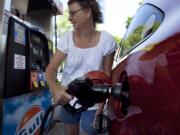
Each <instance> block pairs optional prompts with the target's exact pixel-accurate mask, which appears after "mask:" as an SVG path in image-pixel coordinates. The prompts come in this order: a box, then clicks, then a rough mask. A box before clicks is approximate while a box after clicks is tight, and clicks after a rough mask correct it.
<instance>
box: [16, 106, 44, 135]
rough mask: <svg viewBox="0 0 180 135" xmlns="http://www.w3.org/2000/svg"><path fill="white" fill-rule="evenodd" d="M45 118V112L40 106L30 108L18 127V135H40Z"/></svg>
mask: <svg viewBox="0 0 180 135" xmlns="http://www.w3.org/2000/svg"><path fill="white" fill-rule="evenodd" d="M43 116H44V112H43V111H42V109H41V107H40V106H38V105H34V106H32V107H31V108H29V109H28V110H27V111H26V112H25V113H24V115H23V117H22V119H21V120H20V122H19V124H18V126H17V129H16V135H38V134H39V128H40V125H41V121H42V119H43Z"/></svg>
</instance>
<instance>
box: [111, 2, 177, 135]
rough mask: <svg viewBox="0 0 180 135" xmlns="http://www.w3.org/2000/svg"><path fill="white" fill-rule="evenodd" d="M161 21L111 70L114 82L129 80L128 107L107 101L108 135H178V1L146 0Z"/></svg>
mask: <svg viewBox="0 0 180 135" xmlns="http://www.w3.org/2000/svg"><path fill="white" fill-rule="evenodd" d="M147 3H149V4H152V5H154V6H156V7H158V8H160V9H161V10H162V11H163V12H164V14H165V17H164V20H163V22H162V24H161V25H160V26H159V28H158V29H157V31H155V32H154V33H153V34H152V35H151V36H150V37H149V38H148V39H147V40H146V41H144V42H142V43H140V44H139V45H138V46H137V47H136V48H134V49H133V50H131V51H130V52H128V53H127V54H126V55H124V57H122V58H121V60H119V63H118V64H117V65H116V66H115V68H114V69H113V71H112V81H113V83H122V84H123V83H124V81H125V79H127V80H126V81H128V84H129V87H128V91H129V101H130V102H129V106H128V107H127V108H126V109H127V110H128V113H127V114H123V113H122V105H123V102H122V101H117V100H114V99H113V98H110V101H109V105H110V108H109V110H108V115H109V117H110V119H111V128H110V132H109V134H110V135H179V134H180V70H179V69H180V25H179V24H178V22H180V1H179V0H172V1H168V0H165V1H164V0H159V1H156V0H145V2H144V4H147Z"/></svg>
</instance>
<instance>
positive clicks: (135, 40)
mask: <svg viewBox="0 0 180 135" xmlns="http://www.w3.org/2000/svg"><path fill="white" fill-rule="evenodd" d="M163 18H164V13H163V12H162V11H161V10H160V9H158V8H156V7H154V6H153V5H150V4H145V5H143V6H142V7H141V8H140V9H139V10H138V12H137V14H136V15H135V16H134V17H133V20H132V22H131V24H130V26H129V27H128V29H127V32H126V34H125V36H124V38H123V40H122V44H121V53H120V54H121V56H122V55H124V54H126V53H127V52H129V51H130V50H131V49H133V48H134V47H135V46H137V45H139V44H140V43H142V42H144V41H145V40H146V39H147V38H149V37H150V36H151V35H152V34H153V33H154V32H155V31H156V30H157V29H158V27H159V26H160V24H161V23H162V21H163Z"/></svg>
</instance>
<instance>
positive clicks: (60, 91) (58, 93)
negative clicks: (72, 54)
mask: <svg viewBox="0 0 180 135" xmlns="http://www.w3.org/2000/svg"><path fill="white" fill-rule="evenodd" d="M65 57H66V55H65V54H64V53H63V52H61V51H58V50H57V51H56V53H55V55H54V56H53V57H52V59H51V61H50V63H49V65H48V66H47V68H46V80H47V84H48V86H49V89H50V91H51V94H52V96H53V98H54V100H55V102H56V103H59V104H65V103H67V102H69V101H70V100H71V99H72V96H71V95H69V94H67V93H66V92H65V90H66V88H65V87H63V86H60V85H59V84H58V83H57V78H56V76H57V71H58V67H59V65H60V64H61V63H62V62H63V61H64V59H65Z"/></svg>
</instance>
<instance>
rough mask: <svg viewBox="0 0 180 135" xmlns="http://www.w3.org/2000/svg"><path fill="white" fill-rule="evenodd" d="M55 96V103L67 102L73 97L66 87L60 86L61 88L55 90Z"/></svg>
mask: <svg viewBox="0 0 180 135" xmlns="http://www.w3.org/2000/svg"><path fill="white" fill-rule="evenodd" d="M52 94H53V98H54V100H55V104H61V105H64V104H67V103H68V102H69V101H70V100H72V99H73V96H72V95H70V94H68V93H67V92H66V88H65V87H63V86H60V89H58V90H55V91H54V92H53V93H52Z"/></svg>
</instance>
